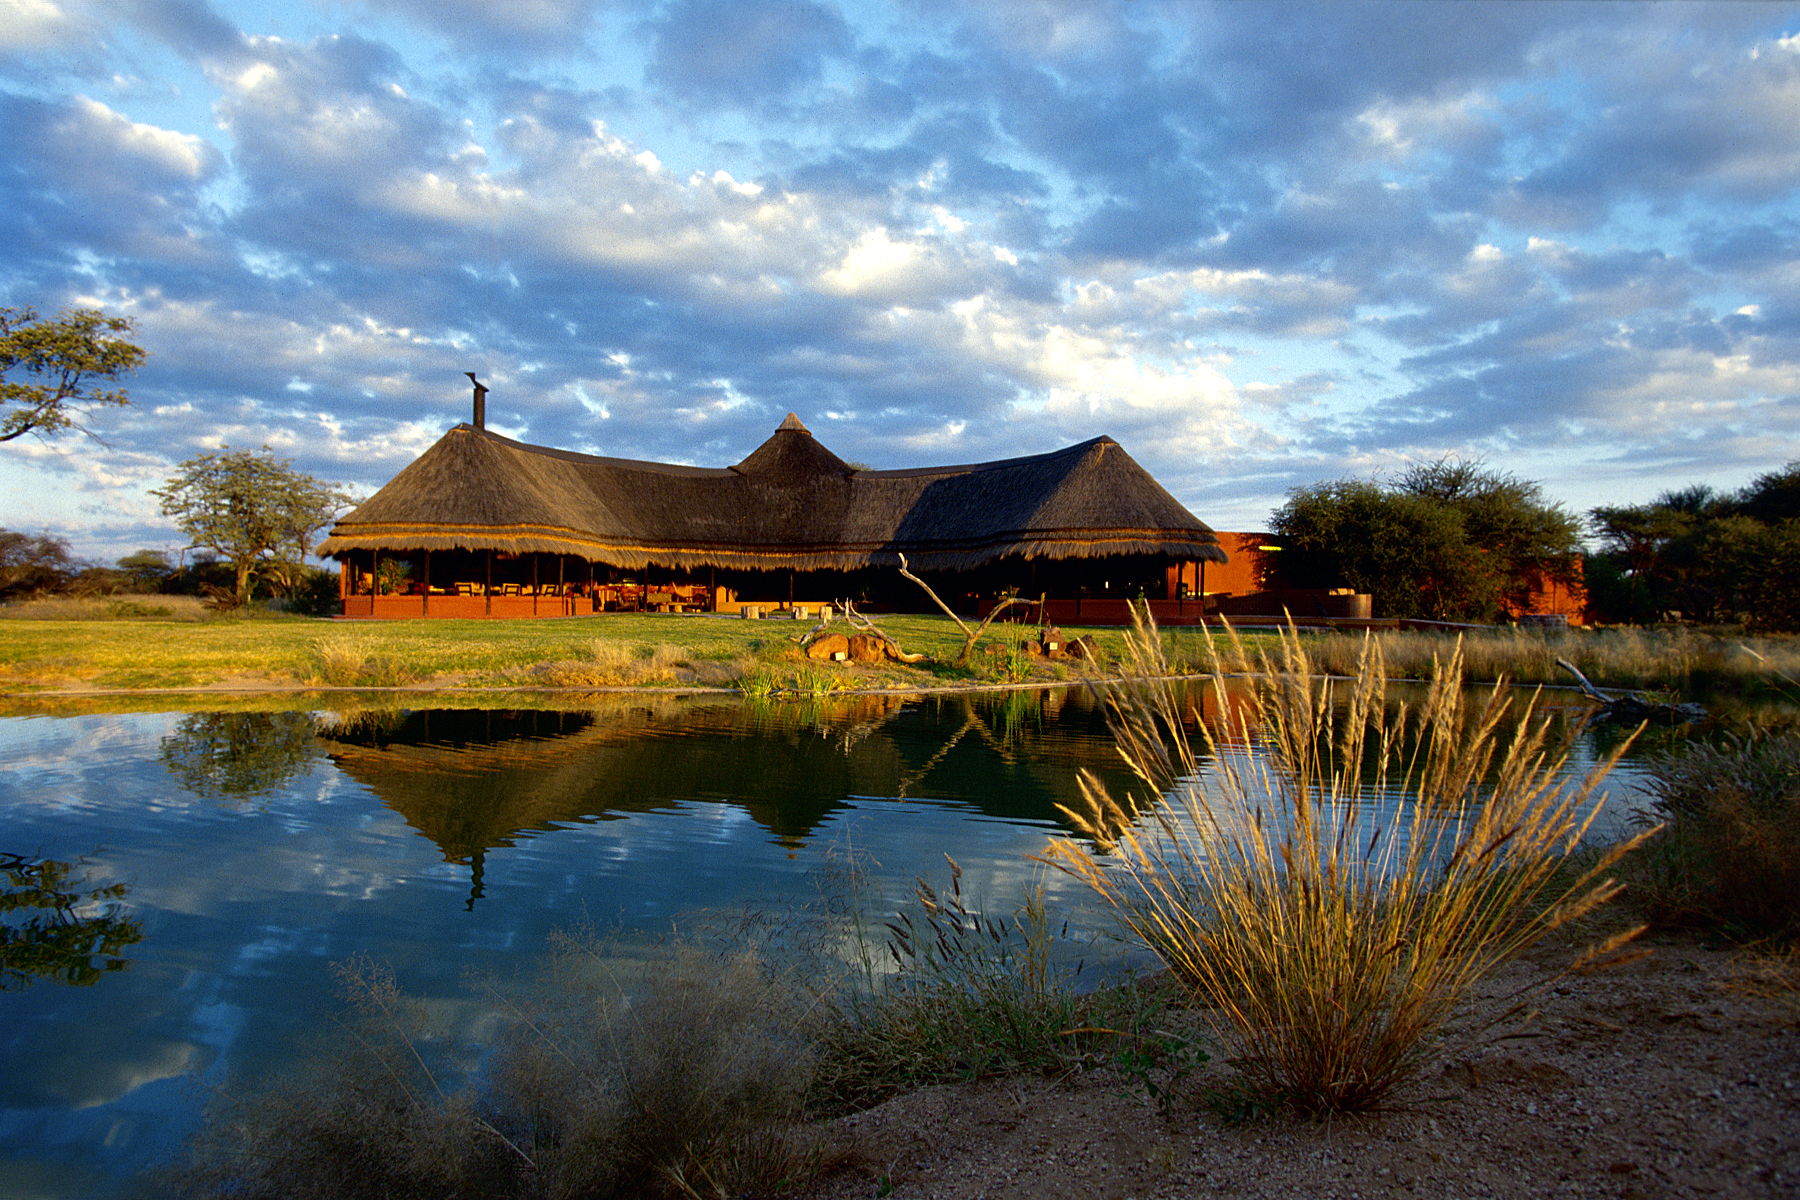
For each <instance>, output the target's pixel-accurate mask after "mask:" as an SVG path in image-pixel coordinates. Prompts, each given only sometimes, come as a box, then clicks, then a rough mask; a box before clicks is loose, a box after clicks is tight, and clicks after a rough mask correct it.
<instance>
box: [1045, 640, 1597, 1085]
mask: <svg viewBox="0 0 1800 1200" xmlns="http://www.w3.org/2000/svg"><path fill="white" fill-rule="evenodd" d="M1129 651H1130V665H1129V667H1128V669H1127V670H1125V671H1123V672H1121V674H1120V676H1119V677H1118V678H1117V679H1115V680H1112V681H1110V682H1109V683H1108V684H1107V685H1106V701H1107V706H1108V715H1109V719H1110V721H1111V724H1112V728H1113V731H1114V736H1115V738H1116V739H1117V741H1118V743H1119V746H1120V749H1121V751H1122V752H1123V754H1124V755H1125V757H1126V759H1127V761H1128V762H1129V763H1130V764H1131V766H1132V768H1133V769H1134V771H1135V772H1136V774H1137V775H1138V777H1139V778H1140V779H1141V780H1142V781H1143V782H1144V783H1145V784H1147V785H1149V786H1150V788H1151V789H1152V790H1153V793H1154V795H1155V798H1154V799H1149V800H1146V801H1145V802H1143V803H1139V802H1137V801H1134V800H1133V799H1131V798H1129V797H1125V798H1115V797H1113V796H1111V795H1109V794H1108V793H1107V791H1106V789H1105V787H1104V785H1103V784H1101V783H1100V781H1099V780H1098V778H1097V777H1095V776H1094V775H1092V774H1091V773H1084V775H1083V776H1082V779H1081V787H1082V793H1083V798H1084V800H1083V806H1082V810H1081V811H1080V812H1070V813H1069V814H1068V815H1069V816H1070V817H1071V818H1072V819H1073V820H1074V821H1075V822H1076V824H1077V825H1078V827H1079V828H1080V829H1081V830H1082V831H1083V832H1084V833H1085V834H1086V835H1087V836H1088V837H1089V838H1091V839H1092V840H1093V842H1094V846H1093V847H1092V848H1089V847H1086V846H1082V845H1080V844H1078V843H1075V842H1057V843H1052V845H1051V846H1050V847H1049V848H1048V850H1047V851H1046V852H1045V857H1046V859H1047V860H1048V861H1049V862H1051V863H1052V864H1054V865H1056V866H1058V867H1060V868H1062V869H1063V870H1065V871H1068V872H1069V873H1070V874H1072V875H1074V876H1075V877H1077V878H1079V879H1082V880H1084V881H1085V882H1086V883H1087V884H1088V885H1089V886H1090V887H1092V888H1093V889H1094V890H1095V892H1097V893H1098V894H1099V895H1100V896H1101V897H1102V898H1103V899H1104V900H1105V901H1106V902H1107V903H1108V904H1109V905H1110V906H1112V908H1113V909H1114V910H1115V911H1116V912H1117V914H1118V915H1119V917H1120V919H1121V920H1122V921H1123V923H1124V924H1125V926H1126V927H1127V928H1128V929H1129V930H1130V932H1131V933H1132V934H1133V935H1135V936H1136V937H1137V938H1139V939H1140V940H1142V941H1143V942H1144V944H1146V945H1147V946H1149V947H1150V948H1151V949H1152V950H1154V951H1155V952H1156V953H1157V954H1158V955H1159V956H1160V957H1161V958H1162V959H1163V961H1164V962H1165V963H1167V964H1168V966H1169V967H1170V968H1171V969H1172V970H1173V971H1174V972H1175V973H1176V974H1177V975H1178V976H1179V977H1180V978H1181V979H1182V980H1183V981H1185V982H1186V983H1187V985H1188V986H1189V987H1190V988H1191V989H1193V991H1194V992H1195V993H1196V994H1197V997H1198V999H1199V1001H1200V1003H1201V1004H1202V1005H1204V1006H1206V1007H1207V1008H1208V1009H1209V1013H1210V1015H1209V1019H1210V1020H1211V1021H1212V1023H1213V1025H1214V1030H1215V1033H1216V1035H1217V1036H1218V1037H1219V1038H1220V1039H1221V1041H1222V1042H1223V1043H1224V1044H1225V1045H1226V1046H1227V1047H1228V1048H1229V1049H1230V1051H1231V1054H1232V1058H1233V1061H1234V1062H1235V1064H1236V1065H1237V1066H1238V1068H1239V1070H1240V1071H1241V1072H1242V1073H1243V1075H1244V1076H1245V1086H1246V1087H1247V1088H1248V1089H1249V1090H1250V1091H1251V1092H1252V1093H1253V1094H1255V1095H1257V1096H1259V1097H1260V1098H1262V1099H1264V1100H1266V1101H1271V1102H1284V1103H1287V1104H1290V1105H1292V1106H1294V1107H1296V1108H1298V1109H1300V1110H1302V1111H1304V1112H1308V1113H1325V1112H1332V1111H1340V1110H1355V1109H1366V1108H1369V1107H1373V1106H1377V1105H1380V1104H1382V1103H1383V1102H1384V1101H1386V1100H1387V1099H1388V1098H1389V1097H1390V1096H1391V1095H1392V1094H1393V1093H1394V1092H1395V1090H1396V1089H1398V1088H1400V1087H1401V1086H1402V1085H1404V1084H1405V1083H1407V1082H1408V1081H1409V1080H1411V1079H1413V1078H1414V1077H1416V1076H1417V1075H1418V1073H1419V1072H1420V1070H1421V1069H1422V1068H1423V1067H1424V1066H1425V1065H1426V1063H1427V1062H1429V1061H1430V1060H1431V1059H1432V1058H1433V1056H1434V1054H1435V1053H1436V1052H1437V1051H1438V1050H1439V1049H1440V1047H1439V1045H1438V1040H1439V1036H1440V1034H1441V1033H1442V1031H1443V1030H1444V1029H1445V1028H1446V1026H1447V1024H1448V1022H1449V1021H1450V1019H1451V1017H1452V1016H1453V1015H1454V1013H1455V1012H1456V1010H1457V1008H1458V1006H1459V1003H1460V1001H1461V1000H1462V999H1463V998H1464V997H1465V996H1466V995H1468V993H1469V991H1470V989H1471V988H1472V987H1473V986H1474V985H1475V984H1476V982H1477V981H1479V980H1480V979H1481V978H1482V977H1483V976H1484V975H1486V974H1488V973H1489V972H1491V971H1492V970H1493V969H1494V968H1496V967H1497V966H1499V965H1500V964H1501V963H1503V962H1505V961H1506V960H1508V959H1510V958H1512V957H1513V956H1515V955H1517V954H1518V953H1519V952H1520V951H1522V950H1524V949H1525V948H1526V947H1527V946H1529V945H1531V944H1532V943H1533V942H1535V941H1536V940H1538V939H1539V938H1541V937H1542V936H1543V935H1544V934H1546V933H1548V932H1549V931H1550V930H1552V929H1555V928H1557V927H1558V926H1561V925H1563V924H1565V923H1567V922H1568V921H1570V920H1572V919H1574V918H1575V917H1577V916H1579V915H1581V914H1583V913H1585V912H1587V911H1589V910H1591V909H1592V908H1594V907H1595V906H1596V905H1598V904H1600V903H1602V902H1603V901H1605V900H1606V899H1608V898H1610V897H1611V896H1612V895H1614V894H1615V892H1616V891H1617V890H1618V889H1617V885H1616V884H1615V883H1613V882H1612V881H1611V880H1610V879H1609V878H1607V877H1606V875H1605V872H1607V871H1608V870H1610V869H1611V867H1612V866H1613V865H1614V863H1616V862H1617V861H1618V859H1619V858H1620V857H1621V856H1622V855H1623V854H1624V853H1625V851H1626V850H1627V849H1628V848H1629V844H1627V845H1625V846H1617V847H1614V848H1612V849H1611V850H1609V851H1607V852H1606V853H1604V854H1601V855H1599V856H1597V858H1596V859H1595V860H1594V861H1593V862H1592V864H1591V865H1589V866H1588V868H1587V869H1585V870H1581V871H1572V872H1565V871H1563V870H1561V869H1560V868H1561V867H1562V866H1563V863H1564V860H1565V859H1566V858H1567V857H1568V856H1569V854H1570V853H1571V852H1572V851H1574V850H1575V849H1576V848H1577V846H1578V844H1579V843H1580V841H1581V838H1582V835H1583V833H1584V832H1585V830H1586V829H1587V827H1588V824H1589V823H1590V822H1591V821H1592V819H1593V816H1592V811H1590V804H1592V797H1593V795H1594V791H1595V787H1596V785H1597V784H1598V782H1599V779H1600V777H1601V776H1602V775H1604V773H1605V771H1606V770H1607V769H1609V768H1610V766H1611V765H1612V761H1616V758H1617V754H1616V753H1615V755H1614V759H1613V760H1610V761H1608V762H1607V763H1605V764H1603V765H1602V767H1601V768H1600V769H1599V770H1597V771H1596V772H1595V773H1594V774H1592V775H1590V776H1589V777H1588V778H1587V779H1586V780H1585V781H1584V782H1583V783H1582V784H1580V785H1579V786H1577V787H1574V788H1573V789H1572V790H1559V789H1558V788H1557V785H1556V783H1555V779H1556V772H1557V771H1558V770H1559V769H1560V768H1561V766H1562V765H1563V761H1564V759H1563V755H1561V754H1558V753H1554V752H1552V751H1551V750H1550V749H1549V747H1547V746H1546V744H1545V742H1546V734H1547V729H1548V726H1547V723H1545V722H1541V721H1540V722H1534V721H1532V720H1531V719H1530V713H1529V706H1528V707H1527V713H1526V720H1525V721H1524V722H1523V723H1521V724H1520V725H1519V726H1518V732H1517V733H1516V734H1515V735H1514V736H1513V737H1512V739H1511V741H1510V742H1508V743H1507V744H1504V745H1502V744H1501V742H1500V739H1499V736H1498V730H1499V727H1500V724H1501V721H1502V718H1503V716H1504V715H1505V714H1506V710H1507V708H1508V700H1507V698H1506V694H1505V692H1504V691H1503V690H1502V689H1501V688H1499V687H1495V688H1493V689H1492V690H1491V691H1489V692H1488V693H1487V695H1486V697H1485V699H1483V700H1481V701H1479V702H1477V703H1473V704H1471V703H1470V702H1469V700H1468V698H1467V697H1466V695H1465V692H1464V689H1463V688H1462V685H1461V675H1460V669H1459V666H1460V664H1459V661H1458V658H1457V656H1456V655H1455V654H1454V653H1452V655H1451V657H1450V659H1449V661H1448V662H1445V663H1442V664H1440V668H1439V670H1438V671H1437V672H1436V674H1435V677H1434V679H1433V682H1432V685H1431V689H1430V693H1429V697H1428V699H1427V700H1426V701H1425V702H1424V704H1423V706H1422V707H1421V708H1420V709H1419V710H1418V712H1417V713H1409V712H1408V711H1407V709H1406V708H1404V707H1400V708H1398V709H1397V710H1396V711H1395V712H1392V713H1390V712H1389V711H1388V709H1387V706H1386V704H1385V697H1384V689H1383V666H1382V662H1381V652H1380V643H1379V642H1377V641H1375V640H1373V639H1370V640H1368V641H1366V642H1365V643H1364V650H1363V655H1362V658H1361V661H1360V662H1359V664H1358V670H1357V674H1356V678H1355V680H1354V681H1353V682H1352V683H1351V684H1350V687H1349V691H1350V696H1349V697H1348V700H1349V703H1348V705H1347V706H1339V707H1334V706H1333V703H1332V699H1333V687H1332V684H1331V682H1330V681H1328V680H1323V679H1319V678H1316V677H1315V675H1314V672H1313V668H1312V664H1311V663H1310V661H1309V660H1308V658H1307V655H1306V651H1305V649H1304V648H1303V647H1302V645H1301V643H1300V641H1299V639H1298V638H1296V637H1294V636H1292V635H1289V636H1287V637H1285V638H1284V639H1282V640H1281V641H1280V643H1279V644H1278V649H1277V651H1276V653H1275V654H1274V656H1273V657H1271V656H1269V655H1267V654H1261V653H1259V654H1258V655H1257V660H1256V661H1254V662H1252V661H1250V659H1249V656H1248V655H1247V654H1246V653H1245V651H1244V648H1243V646H1242V644H1241V643H1237V642H1235V641H1234V642H1232V643H1231V644H1230V645H1228V646H1227V647H1226V648H1225V650H1224V652H1223V653H1222V654H1221V653H1220V652H1219V651H1217V650H1216V649H1215V652H1214V656H1213V674H1214V680H1215V683H1216V684H1217V686H1218V689H1219V712H1220V713H1221V714H1222V715H1221V717H1220V718H1219V721H1220V728H1219V729H1218V730H1217V731H1215V730H1214V729H1212V728H1210V727H1209V726H1207V725H1206V724H1204V723H1202V722H1199V721H1197V720H1196V721H1194V722H1193V724H1194V725H1195V727H1196V728H1197V732H1198V735H1199V739H1200V743H1201V746H1202V748H1203V754H1196V753H1195V751H1194V749H1193V747H1192V745H1191V744H1190V742H1189V739H1188V733H1187V727H1188V722H1189V720H1190V718H1191V717H1192V716H1193V714H1192V713H1191V712H1189V713H1184V712H1182V711H1181V710H1179V709H1178V707H1177V705H1176V702H1175V700H1174V696H1173V693H1172V692H1171V690H1170V688H1169V686H1168V685H1167V683H1166V682H1165V681H1164V680H1163V679H1162V678H1160V676H1161V675H1162V674H1163V672H1164V670H1165V665H1164V664H1163V662H1162V661H1161V653H1160V648H1159V642H1158V639H1157V637H1156V631H1155V628H1154V626H1153V625H1148V624H1146V625H1140V626H1139V627H1138V628H1137V630H1136V631H1135V632H1134V635H1133V637H1132V639H1131V640H1130V643H1129ZM1228 670H1230V671H1236V672H1252V671H1253V672H1254V680H1253V685H1252V686H1251V687H1250V688H1249V689H1248V692H1247V693H1246V692H1244V691H1243V690H1234V692H1233V693H1231V694H1230V695H1227V693H1226V692H1225V690H1224V686H1223V677H1224V675H1225V674H1226V672H1227V671H1228ZM1252 743H1260V744H1261V745H1262V746H1263V747H1265V748H1266V751H1267V753H1266V755H1257V756H1251V755H1248V754H1246V753H1244V752H1243V750H1242V748H1243V747H1247V746H1249V745H1251V744H1252ZM1203 761H1205V762H1206V763H1207V764H1208V765H1207V766H1206V768H1205V770H1204V771H1203V769H1202V763H1203ZM1394 795H1405V796H1408V797H1411V798H1412V800H1413V802H1412V803H1410V804H1406V805H1404V806H1401V807H1399V808H1397V809H1396V810H1395V812H1394V814H1393V815H1390V816H1383V815H1382V814H1381V813H1380V812H1379V811H1378V810H1376V809H1374V808H1373V805H1374V804H1375V803H1377V802H1378V801H1379V800H1380V799H1381V798H1382V797H1391V796H1394ZM1597 807H1598V806H1597V805H1593V810H1594V811H1597ZM1584 813H1587V815H1586V816H1584V815H1583V814H1584ZM1109 857H1110V858H1111V859H1113V860H1114V861H1112V862H1111V863H1110V864H1109V863H1108V862H1107V861H1106V859H1107V858H1109ZM1629 936H1630V935H1629V934H1627V935H1621V937H1620V938H1618V939H1614V940H1613V941H1612V942H1609V943H1608V944H1606V945H1604V946H1601V947H1596V948H1594V950H1592V951H1590V955H1592V956H1595V957H1598V956H1601V955H1605V954H1609V953H1611V952H1613V951H1616V950H1617V948H1618V946H1619V945H1620V944H1622V943H1623V941H1624V940H1626V939H1627V938H1628V937H1629Z"/></svg>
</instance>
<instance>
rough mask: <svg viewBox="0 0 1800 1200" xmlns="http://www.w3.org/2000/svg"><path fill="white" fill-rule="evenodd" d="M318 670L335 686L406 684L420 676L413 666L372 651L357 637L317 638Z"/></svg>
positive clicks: (315, 657)
mask: <svg viewBox="0 0 1800 1200" xmlns="http://www.w3.org/2000/svg"><path fill="white" fill-rule="evenodd" d="M313 662H314V674H315V676H316V677H317V678H318V680H319V681H320V682H321V683H324V684H327V685H329V686H331V687H366V688H386V687H405V686H406V685H407V684H409V683H412V682H414V681H415V680H416V679H417V674H416V673H415V672H414V671H413V670H412V668H411V667H409V666H407V665H406V664H405V663H402V662H401V661H400V660H399V659H396V658H394V657H392V656H391V655H385V654H370V653H369V649H368V647H367V646H366V645H364V644H363V643H362V642H361V641H359V640H357V639H356V638H353V637H335V638H317V639H315V640H314V641H313Z"/></svg>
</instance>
